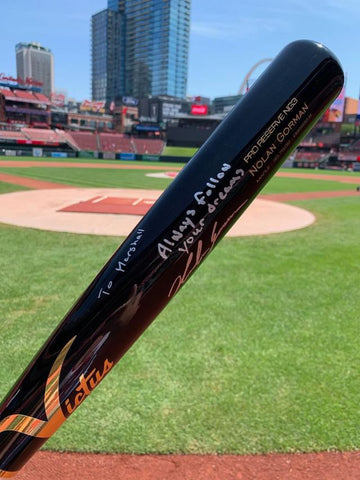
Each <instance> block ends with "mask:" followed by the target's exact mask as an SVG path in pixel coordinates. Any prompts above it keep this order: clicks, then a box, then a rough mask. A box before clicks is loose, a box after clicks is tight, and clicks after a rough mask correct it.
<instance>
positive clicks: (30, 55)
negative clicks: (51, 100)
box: [15, 42, 54, 96]
mask: <svg viewBox="0 0 360 480" xmlns="http://www.w3.org/2000/svg"><path fill="white" fill-rule="evenodd" d="M15 52H16V71H17V76H18V77H20V78H22V79H23V80H26V79H27V78H32V79H33V80H36V81H38V82H41V83H42V84H43V86H42V92H43V93H44V94H45V95H47V96H50V94H51V92H53V91H54V56H53V54H52V52H51V50H49V49H48V48H45V47H43V46H41V45H40V43H36V42H32V43H18V44H17V45H16V46H15Z"/></svg>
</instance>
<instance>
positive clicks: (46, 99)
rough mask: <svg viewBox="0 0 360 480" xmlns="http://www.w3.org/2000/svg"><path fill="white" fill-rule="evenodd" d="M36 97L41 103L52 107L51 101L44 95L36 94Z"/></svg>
mask: <svg viewBox="0 0 360 480" xmlns="http://www.w3.org/2000/svg"><path fill="white" fill-rule="evenodd" d="M34 96H35V97H36V98H37V99H38V100H40V103H45V104H46V105H50V104H51V102H50V100H49V99H48V98H47V97H46V96H45V95H44V94H43V93H34Z"/></svg>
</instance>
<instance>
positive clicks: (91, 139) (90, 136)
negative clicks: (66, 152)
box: [69, 132, 99, 152]
mask: <svg viewBox="0 0 360 480" xmlns="http://www.w3.org/2000/svg"><path fill="white" fill-rule="evenodd" d="M69 135H70V137H71V138H72V140H73V141H74V142H75V143H76V144H77V145H78V147H79V148H80V149H81V150H90V151H93V152H94V151H98V150H99V146H98V142H97V136H96V134H94V133H92V132H71V133H69Z"/></svg>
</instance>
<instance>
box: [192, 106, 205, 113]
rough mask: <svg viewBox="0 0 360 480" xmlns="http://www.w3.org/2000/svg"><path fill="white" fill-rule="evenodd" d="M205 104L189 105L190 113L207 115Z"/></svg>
mask: <svg viewBox="0 0 360 480" xmlns="http://www.w3.org/2000/svg"><path fill="white" fill-rule="evenodd" d="M207 114H208V106H207V105H191V115H207Z"/></svg>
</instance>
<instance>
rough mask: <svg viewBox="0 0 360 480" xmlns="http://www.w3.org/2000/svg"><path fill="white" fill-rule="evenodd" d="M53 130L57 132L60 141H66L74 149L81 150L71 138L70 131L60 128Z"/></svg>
mask: <svg viewBox="0 0 360 480" xmlns="http://www.w3.org/2000/svg"><path fill="white" fill-rule="evenodd" d="M55 132H56V133H57V135H58V137H59V139H60V142H61V143H67V144H68V145H69V146H70V147H71V148H73V149H74V150H78V151H79V150H81V148H80V147H79V145H78V144H77V143H76V142H75V140H74V139H73V138H72V136H71V134H70V133H68V132H65V130H60V129H58V128H56V129H55Z"/></svg>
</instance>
